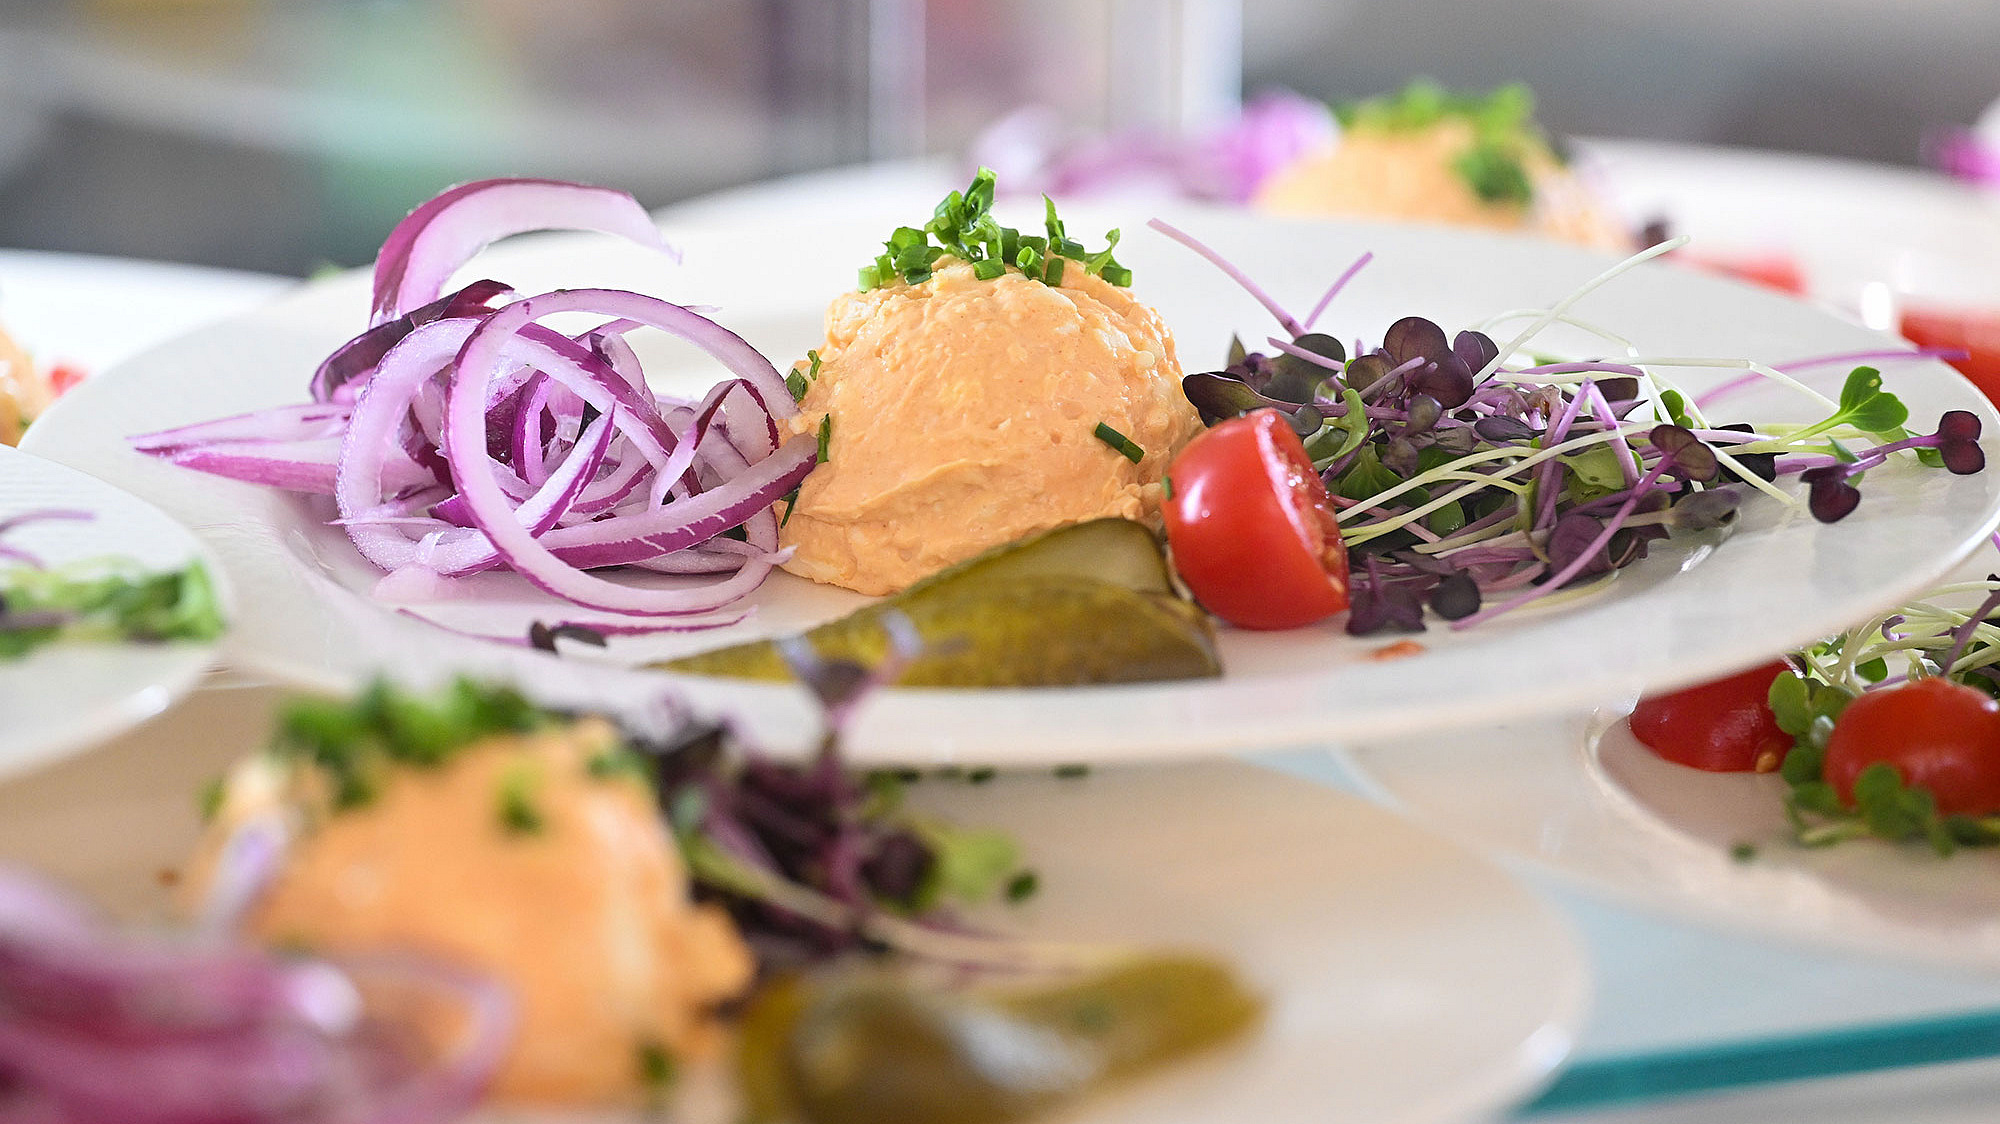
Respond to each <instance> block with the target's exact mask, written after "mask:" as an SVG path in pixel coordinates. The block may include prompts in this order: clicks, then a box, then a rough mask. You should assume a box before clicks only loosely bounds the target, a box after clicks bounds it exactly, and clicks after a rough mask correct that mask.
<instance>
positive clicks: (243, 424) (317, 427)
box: [132, 402, 351, 453]
mask: <svg viewBox="0 0 2000 1124" xmlns="http://www.w3.org/2000/svg"><path fill="white" fill-rule="evenodd" d="M350 409H351V407H349V406H347V405H345V404H337V403H326V402H307V403H303V404H301V405H297V406H273V407H272V408H270V409H268V410H258V411H256V412H254V413H249V414H236V415H233V416H231V417H226V418H217V419H216V420H214V421H205V422H196V423H195V424H193V425H183V426H179V427H177V428H174V429H163V430H161V431H160V432H158V433H148V434H145V435H144V436H140V437H134V438H132V447H133V448H135V449H137V450H139V451H140V452H142V453H175V452H179V451H180V450H182V449H196V448H214V447H215V446H217V445H277V444H290V443H296V442H300V441H315V440H318V439H320V438H324V437H338V436H340V435H341V434H342V433H344V432H345V431H346V429H347V415H348V412H349V410H350Z"/></svg>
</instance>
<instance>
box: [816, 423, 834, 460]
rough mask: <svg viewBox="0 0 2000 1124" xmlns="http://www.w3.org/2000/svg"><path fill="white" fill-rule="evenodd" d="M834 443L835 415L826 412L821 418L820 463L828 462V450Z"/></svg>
mask: <svg viewBox="0 0 2000 1124" xmlns="http://www.w3.org/2000/svg"><path fill="white" fill-rule="evenodd" d="M832 445H833V415H832V414H824V415H821V417H820V419H819V463H821V464H825V463H826V454H827V450H828V449H829V448H831V447H832Z"/></svg>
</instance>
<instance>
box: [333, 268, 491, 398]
mask: <svg viewBox="0 0 2000 1124" xmlns="http://www.w3.org/2000/svg"><path fill="white" fill-rule="evenodd" d="M512 291H513V290H511V289H509V288H508V287H507V286H505V285H502V284H501V283H500V282H498V281H474V282H473V283H472V284H470V285H467V286H466V287H465V288H463V289H460V290H459V291H457V292H455V293H453V294H451V295H450V296H447V297H441V298H439V299H437V300H434V301H432V302H431V303H429V304H427V305H425V306H423V307H422V308H419V309H417V310H415V311H414V312H411V313H409V314H408V315H405V316H399V317H397V318H395V319H394V320H390V321H387V322H386V323H381V324H377V325H375V326H374V327H372V328H369V329H368V330H367V331H365V332H363V333H361V334H360V335H358V336H356V337H354V338H353V339H351V340H348V341H347V342H346V343H344V344H342V345H340V347H338V348H336V349H335V350H334V353H333V354H332V355H329V356H327V357H326V361H325V362H324V363H321V364H320V365H319V370H317V371H314V372H313V378H312V383H311V384H310V386H309V387H308V388H307V389H309V390H310V391H311V392H312V396H313V399H314V400H315V401H318V402H329V401H335V400H344V401H350V402H351V401H353V400H354V392H355V389H356V388H355V387H354V386H353V385H352V384H353V383H354V382H355V381H356V380H366V378H367V377H368V375H369V374H370V373H372V372H373V371H374V370H375V367H376V365H377V364H379V363H381V362H382V357H383V356H384V355H387V354H389V349H390V348H392V347H394V346H396V344H398V343H399V342H401V341H402V339H403V337H404V336H407V335H409V334H410V333H411V332H412V331H414V330H415V329H417V328H420V327H422V326H423V325H425V324H428V323H430V322H431V321H433V320H450V319H455V318H458V317H464V316H479V315H482V314H484V313H488V312H491V311H493V302H494V300H495V299H496V298H499V297H502V296H505V295H506V294H507V293H510V292H512Z"/></svg>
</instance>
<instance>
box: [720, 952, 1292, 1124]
mask: <svg viewBox="0 0 2000 1124" xmlns="http://www.w3.org/2000/svg"><path fill="white" fill-rule="evenodd" d="M1262 1013H1263V1004H1262V1003H1261V1001H1259V1000H1258V998H1257V997H1256V996H1254V995H1252V994H1250V993H1249V992H1248V991H1246V990H1245V989H1244V988H1243V986H1242V984H1241V983H1240V982H1239V981H1238V980H1237V979H1236V976H1235V974H1234V973H1233V972H1231V971H1230V970H1229V968H1228V967H1227V966H1226V965H1223V964H1221V963H1219V962H1217V961H1214V960H1212V959H1208V958H1205V957H1197V956H1148V957H1142V958H1138V959H1134V960H1131V961H1128V962H1126V963H1124V964H1120V965H1118V966H1115V967H1112V968H1109V969H1106V970H1104V971H1102V972H1098V973H1095V974H1093V975H1089V976H1086V977H1084V978H1081V979H1077V980H1071V981H1065V982H1061V983H1056V984H1047V985H1042V986H1037V987H1032V988H1025V989H1024V988H1013V989H1008V990H982V989H962V990H943V989H938V988H935V987H925V986H923V985H920V984H915V983H912V982H910V981H909V980H908V979H906V978H904V977H899V976H895V975H890V974H884V973H879V972H874V971H870V970H867V969H861V970H855V971H850V972H847V973H844V974H843V973H835V974H834V975H833V976H831V977H829V978H825V979H821V980H802V979H799V978H791V979H787V980H782V981H779V982H778V983H777V984H775V985H774V986H773V987H771V988H768V989H766V990H765V992H764V993H762V994H761V995H760V997H759V999H758V1001H757V1002H756V1003H755V1004H753V1005H752V1007H751V1009H750V1010H749V1012H747V1014H746V1017H745V1020H744V1024H743V1037H742V1046H741V1053H740V1055H739V1069H740V1073H741V1076H742V1079H743V1088H744V1094H745V1098H746V1101H747V1107H748V1108H749V1110H750V1118H751V1119H752V1120H755V1121H785V1120H789V1121H797V1122H799V1124H1008V1122H1010V1121H1016V1120H1024V1119H1028V1118H1031V1117H1033V1116H1035V1115H1038V1114H1040V1113H1043V1112H1047V1111H1049V1110H1052V1109H1054V1108H1056V1107H1059V1106H1060V1105H1062V1104H1064V1103H1066V1102H1068V1101H1071V1100H1074V1099H1076V1098H1078V1097H1080V1096H1083V1095H1084V1094H1087V1093H1089V1092H1091V1091H1093V1090H1095V1089H1097V1088H1099V1087H1101V1086H1103V1085H1105V1084H1108V1083H1112V1082H1116V1081H1120V1080H1124V1079H1127V1078H1131V1077H1136V1076H1139V1075H1142V1074H1144V1073H1146V1072H1148V1071H1150V1070H1153V1069H1156V1068H1159V1067H1161V1066H1164V1065H1168V1064H1171V1063H1172V1062H1175V1061H1177V1060H1179V1059H1181V1058H1184V1057H1187V1056H1189V1055H1191V1054H1194V1053H1197V1052H1199V1051H1202V1050H1205V1049H1209V1048H1212V1047H1215V1046H1219V1045H1221V1044H1223V1043H1225V1042H1228V1041H1230V1040H1232V1039H1234V1038H1237V1037H1238V1036H1240V1035H1242V1034H1243V1033H1244V1032H1246V1031H1247V1030H1249V1029H1250V1028H1251V1027H1252V1026H1254V1025H1255V1024H1256V1023H1257V1021H1258V1019H1259V1017H1260V1016H1261V1015H1262Z"/></svg>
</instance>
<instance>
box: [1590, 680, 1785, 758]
mask: <svg viewBox="0 0 2000 1124" xmlns="http://www.w3.org/2000/svg"><path fill="white" fill-rule="evenodd" d="M1788 670H1790V669H1789V668H1787V667H1786V666H1785V662H1784V661H1783V660H1773V661H1771V662H1770V663H1767V664H1759V665H1758V666H1756V667H1753V668H1751V669H1750V670H1748V671H1740V672H1737V673H1736V674H1735V675H1731V676H1728V677H1726V678H1723V679H1717V680H1714V681H1713V682H1709V683H1700V684H1697V685H1695V686H1693V687H1688V688H1686V689H1684V690H1679V691H1673V692H1670V693H1668V694H1664V695H1648V696H1647V697H1645V698H1643V699H1640V700H1639V705H1638V706H1637V707H1634V708H1633V710H1632V717H1631V718H1630V719H1628V720H1627V721H1628V722H1629V723H1630V724H1631V727H1632V735H1633V736H1634V737H1636V738H1638V739H1639V740H1640V741H1641V742H1643V743H1645V745H1646V746H1648V747H1649V748H1651V749H1652V751H1653V752H1655V753H1657V754H1659V755H1660V756H1661V757H1664V758H1666V759H1667V760H1669V761H1672V762H1675V763H1677V764H1681V765H1691V766H1693V767H1694V768H1697V769H1706V770H1708V771H1709V772H1711V773H1748V772H1753V771H1755V770H1756V769H1757V764H1758V761H1759V760H1760V759H1764V760H1766V766H1765V767H1766V768H1771V767H1774V766H1775V765H1776V764H1777V763H1778V762H1779V760H1781V755H1782V754H1783V753H1784V752H1785V751H1786V750H1787V749H1790V748H1791V745H1792V736H1791V735H1790V734H1787V733H1785V732H1784V731H1783V730H1780V729H1779V728H1778V719H1777V718H1776V717H1775V716H1774V715H1772V713H1771V683H1772V681H1773V680H1775V679H1777V678H1778V676H1780V675H1783V674H1785V673H1786V672H1787V671H1788Z"/></svg>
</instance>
